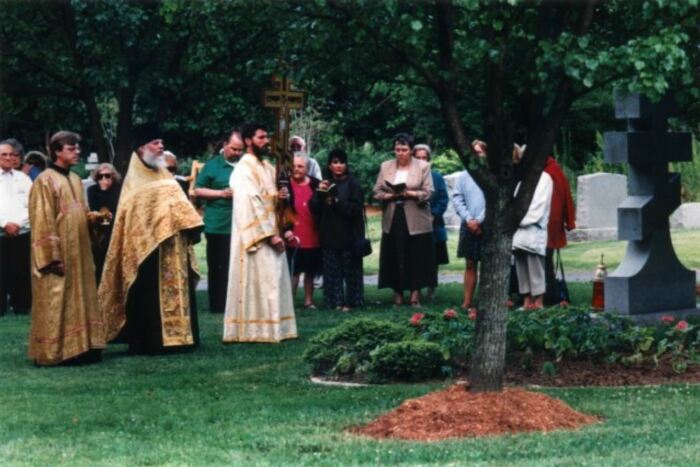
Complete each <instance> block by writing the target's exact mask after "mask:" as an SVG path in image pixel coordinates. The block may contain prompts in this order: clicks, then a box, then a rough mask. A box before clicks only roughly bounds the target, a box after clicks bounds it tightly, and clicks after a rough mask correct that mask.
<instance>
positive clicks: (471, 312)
mask: <svg viewBox="0 0 700 467" xmlns="http://www.w3.org/2000/svg"><path fill="white" fill-rule="evenodd" d="M476 314H477V311H476V308H469V315H467V316H468V317H469V319H470V320H471V321H474V320H476Z"/></svg>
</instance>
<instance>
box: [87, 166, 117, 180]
mask: <svg viewBox="0 0 700 467" xmlns="http://www.w3.org/2000/svg"><path fill="white" fill-rule="evenodd" d="M105 169H107V170H109V171H110V172H111V174H112V180H114V181H115V183H121V182H122V176H121V174H120V173H119V172H117V169H116V167H114V166H113V165H112V164H110V163H108V162H103V163H101V164H100V165H98V166H97V168H96V169H95V170H93V171H92V172H91V173H90V178H92V179H93V180H95V181H97V174H99V173H100V172H102V171H103V170H105Z"/></svg>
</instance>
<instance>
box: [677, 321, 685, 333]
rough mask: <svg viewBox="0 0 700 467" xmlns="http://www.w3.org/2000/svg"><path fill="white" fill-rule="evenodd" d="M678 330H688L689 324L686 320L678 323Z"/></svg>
mask: <svg viewBox="0 0 700 467" xmlns="http://www.w3.org/2000/svg"><path fill="white" fill-rule="evenodd" d="M676 329H677V330H678V331H685V330H686V329H688V322H687V321H686V320H680V321H678V323H676Z"/></svg>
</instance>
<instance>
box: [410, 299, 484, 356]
mask: <svg viewBox="0 0 700 467" xmlns="http://www.w3.org/2000/svg"><path fill="white" fill-rule="evenodd" d="M418 317H420V319H417V318H418ZM410 324H411V326H412V329H413V330H414V333H415V335H416V337H419V338H421V339H424V340H425V341H427V342H434V343H437V344H440V347H441V348H442V352H443V354H444V355H445V357H446V358H447V360H449V361H450V364H451V365H452V366H454V367H464V366H466V364H467V361H468V360H469V356H470V355H471V354H472V352H473V350H474V338H473V337H474V321H473V319H469V316H468V315H467V313H465V312H458V311H456V310H454V309H452V308H450V309H447V310H445V311H444V312H438V311H426V312H425V313H419V314H416V315H414V316H413V318H412V320H411V323H410Z"/></svg>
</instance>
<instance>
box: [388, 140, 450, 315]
mask: <svg viewBox="0 0 700 467" xmlns="http://www.w3.org/2000/svg"><path fill="white" fill-rule="evenodd" d="M412 149H413V137H412V136H411V135H408V134H405V133H399V134H398V135H396V136H395V137H394V155H395V159H393V160H388V161H386V162H384V163H383V164H382V166H381V168H380V169H379V176H378V177H377V182H376V183H375V185H374V198H375V199H377V200H378V201H380V202H381V203H382V242H381V247H380V251H379V288H380V289H383V288H391V289H393V291H394V304H396V305H402V304H403V303H404V291H405V290H409V291H410V293H411V295H410V302H411V305H412V306H414V307H419V306H420V289H421V288H423V287H435V286H437V279H436V277H435V274H434V270H435V250H434V248H433V216H432V215H431V213H430V203H429V200H430V196H431V195H432V194H433V180H432V175H431V173H430V164H428V163H427V162H425V161H421V160H418V159H415V158H413V157H412V156H411V150H412Z"/></svg>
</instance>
